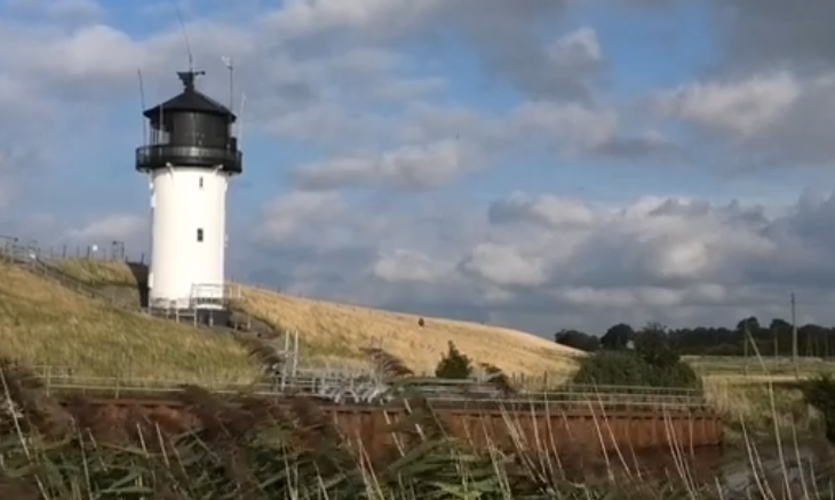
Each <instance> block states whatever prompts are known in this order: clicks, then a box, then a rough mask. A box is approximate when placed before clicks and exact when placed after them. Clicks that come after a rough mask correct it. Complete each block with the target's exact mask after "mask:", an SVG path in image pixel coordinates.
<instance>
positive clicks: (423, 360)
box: [55, 259, 582, 380]
mask: <svg viewBox="0 0 835 500" xmlns="http://www.w3.org/2000/svg"><path fill="white" fill-rule="evenodd" d="M55 265H56V266H58V267H59V268H60V269H61V270H62V271H63V272H65V273H66V274H68V275H70V276H72V277H74V278H75V279H77V280H79V281H82V282H84V283H87V284H89V285H93V286H114V285H122V286H131V287H136V286H137V280H139V281H140V282H141V280H143V279H144V278H143V277H142V276H141V275H140V273H138V272H137V270H136V269H131V268H129V267H128V266H127V265H125V264H123V263H118V262H99V261H92V260H85V259H67V260H62V261H57V262H56V263H55ZM235 307H236V308H237V309H239V310H241V311H242V312H244V313H246V314H249V315H251V316H252V317H253V318H256V319H258V320H261V321H263V322H265V323H267V324H269V325H270V326H271V327H273V328H274V329H276V330H277V331H297V332H299V339H300V344H301V346H302V355H303V356H305V358H306V361H315V362H317V363H318V362H328V363H333V364H352V363H356V362H361V361H362V360H363V359H364V356H363V354H362V353H361V350H362V349H363V348H367V347H380V348H382V349H384V350H386V351H387V352H389V353H391V354H393V355H394V356H397V357H398V358H400V359H401V360H402V361H403V362H404V363H405V364H406V365H407V366H408V367H409V368H411V369H412V370H414V371H415V372H416V373H431V372H432V371H433V370H434V368H435V366H436V365H437V363H438V361H439V360H440V359H441V356H442V354H443V353H444V352H446V350H447V345H448V342H449V341H452V342H454V343H455V345H456V346H457V347H458V348H459V350H460V351H461V352H463V353H464V354H466V355H468V356H470V357H471V358H472V359H473V360H474V361H476V362H479V363H490V364H493V365H495V366H497V367H499V368H501V369H502V370H504V371H505V372H506V373H508V374H525V375H532V376H543V375H544V374H546V373H547V374H548V376H549V378H551V379H552V380H560V379H562V378H565V377H566V376H567V375H568V374H570V373H571V372H572V371H573V370H574V369H575V368H576V364H577V363H576V358H577V357H578V356H580V355H582V354H581V353H580V352H579V351H576V350H574V349H571V348H568V347H564V346H560V345H558V344H555V343H554V342H553V341H551V340H549V339H544V338H541V337H538V336H535V335H532V334H529V333H525V332H521V331H518V330H513V329H509V328H501V327H496V326H490V325H482V324H477V323H467V322H464V321H454V320H449V319H443V318H433V317H427V316H424V317H423V318H424V322H425V324H424V326H423V327H421V326H419V324H418V320H419V316H415V315H410V314H401V313H396V312H390V311H382V310H377V309H370V308H367V307H360V306H355V305H349V304H338V303H333V302H325V301H320V300H315V299H308V298H300V297H295V296H291V295H287V294H281V293H277V292H273V291H269V290H265V289H261V288H255V287H249V286H245V285H241V298H240V299H239V300H238V301H237V303H236V304H235Z"/></svg>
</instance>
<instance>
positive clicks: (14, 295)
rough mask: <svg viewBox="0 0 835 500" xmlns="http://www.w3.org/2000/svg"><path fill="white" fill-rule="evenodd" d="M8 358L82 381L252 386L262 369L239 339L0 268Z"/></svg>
mask: <svg viewBox="0 0 835 500" xmlns="http://www.w3.org/2000/svg"><path fill="white" fill-rule="evenodd" d="M0 356H4V357H10V358H14V359H17V360H20V361H22V362H24V363H26V364H27V365H30V366H33V365H34V366H50V367H52V368H53V369H55V370H63V369H72V370H73V372H74V373H75V374H77V375H79V376H97V377H117V376H120V377H130V378H132V379H134V378H137V379H148V380H149V381H150V380H153V381H155V382H160V381H167V380H170V381H177V382H181V383H186V382H191V383H200V384H204V385H208V386H211V385H215V384H225V383H248V382H251V381H253V380H254V379H255V377H256V376H257V365H256V364H255V363H253V362H252V360H251V359H250V357H249V354H248V353H247V352H246V350H245V349H244V348H243V347H241V346H239V345H238V344H237V343H236V342H235V341H234V340H233V339H232V338H230V337H228V336H221V335H211V334H206V332H203V331H198V330H197V329H194V328H192V327H189V326H185V325H177V324H173V323H171V322H168V321H164V320H159V319H154V318H150V317H148V316H145V315H143V314H140V313H136V312H131V311H125V310H121V309H117V308H112V307H108V306H107V305H106V304H105V303H103V302H98V301H96V300H92V299H89V298H87V297H85V296H83V295H80V294H77V293H75V292H73V291H72V290H69V289H66V288H64V287H62V286H60V285H58V284H55V283H53V282H51V281H49V280H47V279H45V278H43V277H41V276H37V275H35V274H32V273H30V272H28V271H26V270H23V269H22V268H20V267H18V266H14V265H10V264H8V263H4V262H2V261H0Z"/></svg>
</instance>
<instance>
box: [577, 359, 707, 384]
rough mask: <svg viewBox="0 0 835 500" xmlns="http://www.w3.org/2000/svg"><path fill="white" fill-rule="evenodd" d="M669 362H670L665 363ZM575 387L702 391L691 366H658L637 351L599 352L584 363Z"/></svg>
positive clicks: (681, 363)
mask: <svg viewBox="0 0 835 500" xmlns="http://www.w3.org/2000/svg"><path fill="white" fill-rule="evenodd" d="M665 361H666V360H665ZM572 382H573V383H575V384H594V385H621V386H624V385H625V386H636V387H670V388H687V389H698V388H701V380H700V379H699V376H698V375H696V372H695V371H693V369H692V368H691V367H690V365H688V364H686V363H683V362H681V361H676V362H675V363H672V364H666V363H660V364H654V363H652V362H651V361H648V360H647V359H646V358H644V357H643V356H641V354H640V353H638V352H637V351H605V350H604V351H598V352H596V353H594V354H592V355H591V356H587V357H585V358H583V359H582V360H581V361H580V369H579V370H578V371H577V373H576V374H575V375H574V378H573V379H572Z"/></svg>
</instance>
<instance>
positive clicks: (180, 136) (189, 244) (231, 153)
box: [136, 71, 243, 321]
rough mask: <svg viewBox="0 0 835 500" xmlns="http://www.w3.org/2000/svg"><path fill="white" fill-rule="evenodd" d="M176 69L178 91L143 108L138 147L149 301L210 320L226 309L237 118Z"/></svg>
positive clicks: (238, 159) (238, 161) (238, 168)
mask: <svg viewBox="0 0 835 500" xmlns="http://www.w3.org/2000/svg"><path fill="white" fill-rule="evenodd" d="M177 74H178V75H179V77H180V80H181V81H182V82H183V87H184V88H183V92H182V93H180V94H179V95H177V96H175V97H173V98H171V99H169V100H168V101H165V102H164V103H162V104H160V105H158V106H155V107H153V108H151V109H148V110H146V111H145V112H144V115H145V117H146V118H148V120H149V121H150V125H151V138H150V144H147V145H145V146H142V147H140V148H138V149H137V150H136V169H137V170H138V171H140V172H143V173H145V174H147V175H148V178H149V181H150V190H151V263H150V269H149V274H148V306H149V309H151V310H157V311H160V310H164V311H167V312H168V313H169V314H170V313H171V312H172V311H174V312H176V313H177V314H178V315H182V316H190V317H194V318H195V319H196V318H213V319H214V318H215V317H216V315H218V314H219V313H220V314H222V312H221V311H223V310H225V306H224V304H225V302H224V289H225V287H224V273H225V265H224V254H225V249H226V191H227V188H228V186H229V181H230V179H231V178H232V177H233V176H235V175H238V174H240V173H241V172H242V170H243V162H242V153H241V151H239V150H238V141H237V138H236V137H234V136H233V135H232V125H233V124H234V122H235V115H234V114H233V113H232V111H230V110H229V108H227V107H225V106H223V105H221V104H219V103H218V102H216V101H215V100H213V99H211V98H209V97H207V96H206V95H204V94H202V93H200V92H198V91H197V89H196V88H195V85H194V80H195V78H196V77H197V76H199V75H203V74H205V73H204V72H202V71H201V72H195V71H188V72H181V73H177ZM201 321H202V319H201Z"/></svg>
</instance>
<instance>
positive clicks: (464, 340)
mask: <svg viewBox="0 0 835 500" xmlns="http://www.w3.org/2000/svg"><path fill="white" fill-rule="evenodd" d="M58 265H59V266H60V268H61V269H62V270H63V271H64V272H65V273H67V274H69V275H71V276H73V277H74V278H76V279H77V280H79V281H81V282H84V283H86V284H88V285H91V286H96V287H110V288H113V287H125V288H126V289H130V288H133V289H136V287H137V286H138V284H137V279H139V280H140V281H141V280H142V276H139V277H137V275H136V274H135V272H132V271H131V270H130V269H129V268H128V267H127V266H126V265H124V264H122V263H112V262H100V261H89V260H83V259H79V260H65V261H61V262H60V263H58ZM24 277H25V278H26V279H32V278H31V277H29V276H24ZM0 286H2V285H0ZM40 286H42V285H41V284H38V283H35V282H28V283H26V284H24V285H21V286H12V287H11V289H12V290H15V289H19V290H24V289H27V288H28V289H33V288H35V289H36V288H38V287H40ZM44 286H45V285H44ZM49 287H50V288H48V289H49V290H52V292H50V293H59V292H60V293H61V295H62V297H72V300H73V301H76V302H79V303H81V302H83V303H84V304H85V308H86V309H84V310H93V311H96V312H95V313H94V314H92V316H90V315H87V316H84V317H80V316H79V317H78V318H77V319H74V320H72V321H71V322H66V321H65V322H64V323H65V324H63V325H61V327H62V329H61V330H60V332H61V333H59V334H58V335H57V337H58V338H61V339H63V340H61V341H60V342H56V345H58V346H59V348H58V349H54V346H51V347H53V349H50V350H46V349H45V348H44V349H43V350H42V351H37V347H36V345H37V343H31V342H23V343H21V344H18V347H12V348H11V349H12V350H20V351H21V352H22V353H23V355H21V357H23V358H24V359H34V357H37V356H40V355H43V356H44V359H46V360H47V361H49V362H50V363H54V364H77V363H78V360H82V361H83V362H84V363H86V360H85V358H84V356H82V355H80V354H78V352H77V351H78V350H79V349H82V348H79V349H76V351H70V352H67V348H61V347H60V346H61V345H65V346H68V345H74V344H79V343H78V342H77V341H75V340H74V337H73V336H74V335H77V336H79V338H84V336H85V334H83V331H85V327H86V323H87V322H88V321H90V318H92V317H95V315H96V314H97V315H105V316H108V317H111V318H116V317H118V318H121V321H122V323H125V322H127V323H131V324H130V325H129V326H124V325H123V326H120V327H119V328H118V329H119V330H121V331H124V332H135V331H140V330H143V329H148V331H149V332H151V331H155V332H157V333H156V334H153V335H151V334H148V336H146V337H141V336H137V335H134V334H132V333H125V334H123V335H121V336H112V335H109V336H108V335H104V336H105V337H106V341H105V342H104V343H98V342H96V343H95V345H96V347H97V348H98V349H101V347H100V346H101V345H104V346H107V349H108V350H110V351H112V352H113V353H114V354H112V355H108V356H109V358H108V359H107V360H106V361H99V362H98V363H92V364H88V365H87V366H88V368H89V369H90V370H91V371H95V372H99V371H106V370H107V369H112V368H113V367H120V366H125V363H124V362H122V361H121V360H123V359H124V354H123V353H124V352H126V351H128V350H131V349H133V348H130V349H129V348H127V347H126V346H131V345H133V344H132V343H137V342H139V343H140V344H141V346H140V347H137V348H135V349H136V353H135V354H133V355H132V356H133V357H134V358H137V360H135V361H133V364H134V366H135V368H136V365H139V367H140V368H141V367H142V366H144V367H145V368H141V370H140V371H142V370H144V371H145V372H148V371H155V372H157V373H168V374H169V375H168V376H175V375H176V373H178V372H179V373H183V368H181V367H182V366H186V367H187V368H186V372H189V370H190V367H193V368H194V370H197V372H196V373H200V374H207V373H208V372H211V371H213V370H217V367H219V366H220V367H223V366H226V364H228V363H233V364H234V365H235V366H242V367H243V366H246V361H244V359H245V355H244V353H242V352H240V350H238V349H239V348H237V347H236V346H234V344H233V342H232V341H231V340H225V339H222V338H215V337H211V336H206V335H205V334H202V335H201V334H199V333H196V332H194V331H193V330H192V329H191V328H188V327H184V326H175V325H171V324H170V323H168V322H159V321H155V320H151V319H149V318H147V317H143V316H141V315H136V314H128V313H124V312H119V311H111V310H108V309H106V308H104V307H103V306H99V305H97V304H93V303H91V302H90V301H89V300H87V299H84V300H81V299H79V298H78V297H75V296H74V295H72V294H71V293H70V292H66V291H64V290H61V289H60V288H59V287H55V286H53V285H49ZM44 290H46V288H45V289H44ZM43 293H44V292H41V295H42V294H43ZM27 295H32V294H30V293H23V296H27ZM34 295H37V293H35V294H34ZM137 296H138V294H137ZM64 300H65V301H66V299H64ZM60 303H61V300H58V301H55V300H52V299H46V300H45V301H42V302H40V304H41V305H39V306H35V305H31V304H30V305H29V306H27V307H28V309H27V310H39V309H46V308H45V307H44V306H45V305H47V304H60ZM237 305H238V307H239V308H240V309H241V310H242V311H243V312H245V313H248V314H251V315H252V316H253V317H255V318H257V319H260V320H262V321H264V322H266V323H268V324H269V325H270V326H272V327H273V328H275V329H276V330H297V331H298V332H299V336H300V339H301V342H302V348H303V355H304V356H305V358H306V360H308V361H310V360H313V361H328V362H333V363H340V362H345V363H350V362H361V361H362V359H363V356H362V354H361V352H360V349H362V348H363V347H370V346H372V345H378V346H381V347H382V348H383V349H385V350H386V351H388V352H390V353H391V354H393V355H395V356H397V357H399V358H401V359H403V360H404V362H405V363H406V364H407V365H408V366H409V368H411V369H413V370H414V371H415V372H418V373H422V372H431V371H432V369H433V368H434V366H435V364H436V363H437V361H438V359H439V358H440V356H441V353H443V352H444V351H445V350H446V347H447V342H448V341H449V340H452V341H453V342H455V343H456V345H457V346H458V347H459V349H460V350H461V351H462V352H464V353H466V354H467V355H469V356H470V357H472V358H473V359H475V360H477V361H479V362H484V363H491V364H494V365H496V366H498V367H499V368H501V369H503V370H504V371H505V372H506V373H524V374H528V375H533V376H537V375H542V374H543V373H544V372H549V373H550V374H551V380H553V381H555V382H557V381H560V380H566V379H567V378H568V377H570V375H571V373H572V372H573V371H574V369H575V366H576V361H575V358H576V356H577V354H576V352H575V351H572V350H569V349H565V348H562V347H561V346H558V345H555V344H554V343H553V342H551V341H549V340H547V339H542V338H539V337H535V336H532V335H528V334H525V333H523V332H519V331H515V330H510V329H503V328H497V327H490V326H486V325H480V324H473V323H465V322H458V321H452V320H446V319H440V318H425V320H426V321H425V326H424V327H420V326H419V325H418V317H417V316H413V315H407V314H398V313H394V312H388V311H379V310H373V309H368V308H362V307H357V306H352V305H347V304H336V303H330V302H324V301H317V300H311V299H303V298H299V297H294V296H290V295H285V294H280V293H276V292H272V291H268V290H263V289H258V288H253V287H246V286H244V287H242V299H241V300H240V301H239V303H238V304H237ZM73 307H75V306H73ZM52 309H53V311H55V307H52ZM16 314H17V316H18V317H21V313H16ZM6 316H8V314H6ZM23 316H25V314H23ZM56 316H59V315H58V314H56ZM60 316H63V315H60ZM63 317H65V316H63ZM18 323H19V324H20V326H19V327H18V328H19V329H20V328H28V329H32V328H33V325H32V324H30V323H29V320H27V321H20V320H18ZM53 324H54V322H53ZM144 325H154V326H153V327H152V328H148V327H146V326H144ZM172 328H176V329H177V331H178V332H184V335H179V334H174V331H173V330H171V329H172ZM94 329H95V328H94ZM105 329H108V330H112V328H109V327H108V328H105ZM46 330H48V329H46ZM46 330H44V331H46ZM70 331H71V332H76V333H69V334H67V333H65V332H70ZM91 331H93V330H91ZM163 331H164V332H165V333H162V332H163ZM77 332H81V333H77ZM185 332H187V333H185ZM86 335H87V336H89V335H90V334H86ZM143 338H144V341H140V339H143ZM67 339H73V340H72V341H71V342H70V341H68V340H67ZM50 342H52V339H51V338H50V340H49V341H48V343H50ZM122 342H124V343H122ZM156 342H159V344H158V345H157V347H156V349H157V350H158V353H156V354H152V355H151V354H149V355H143V354H141V353H142V352H145V351H146V350H148V349H154V347H153V346H154V343H156ZM199 342H210V343H212V345H213V346H215V348H213V349H206V348H200V349H198V348H195V347H196V343H199ZM224 342H226V344H223V343H224ZM222 344H223V347H222V348H221V347H218V346H221V345H222ZM79 345H80V344H79ZM193 345H194V346H195V347H192V346H193ZM87 348H88V349H89V348H90V347H87ZM217 349H219V350H217ZM226 349H228V351H226ZM39 352H43V353H44V354H39ZM47 352H48V354H46V353H47ZM94 352H95V351H92V350H91V351H90V353H88V354H87V355H88V356H89V355H92V354H91V353H94ZM218 352H220V353H225V352H232V353H235V355H233V356H226V355H225V354H221V355H220V358H221V359H222V361H221V362H220V363H219V364H218V363H217V362H216V358H215V357H214V356H216V353H218ZM36 353H38V354H36ZM160 353H166V354H165V355H163V354H160ZM140 357H141V358H140ZM140 359H141V360H140ZM686 360H687V361H688V362H689V363H690V364H691V365H692V366H693V367H694V368H695V369H696V370H697V372H698V373H699V374H700V375H702V376H703V378H704V381H705V389H706V393H707V397H708V398H709V400H710V401H711V402H712V403H713V404H714V405H715V406H716V407H717V408H718V409H719V410H720V411H721V412H722V413H723V414H725V415H727V417H728V420H729V422H742V421H745V422H746V425H748V426H749V427H751V428H759V429H770V430H773V423H774V420H775V419H776V420H777V423H778V426H779V427H781V428H789V427H792V426H794V427H798V425H799V427H800V428H801V430H803V429H804V428H808V427H811V426H813V425H814V424H815V418H814V415H812V414H810V413H809V411H808V409H807V408H806V405H805V404H803V401H802V397H801V394H800V391H799V390H798V389H797V388H795V387H791V386H785V385H781V384H782V383H784V382H787V381H791V380H794V379H795V374H794V367H793V365H792V364H791V363H789V362H788V361H786V360H773V359H757V358H755V357H751V358H748V360H747V361H746V360H745V359H743V358H727V357H725V358H720V357H716V358H703V357H690V358H686ZM44 362H45V361H40V363H44ZM183 363H188V364H187V365H183ZM832 366H833V364H831V363H827V362H823V361H821V360H809V359H805V360H801V362H800V364H799V374H800V377H801V378H806V377H808V376H811V375H814V374H817V373H822V372H826V371H828V370H830V367H832ZM169 367H172V368H169ZM207 367H211V368H207ZM243 369H244V370H246V369H248V367H246V368H243ZM201 370H202V371H201ZM191 373H194V372H191ZM199 376H201V377H202V376H203V375H199ZM207 376H208V375H207ZM769 382H774V384H772V385H769Z"/></svg>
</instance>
